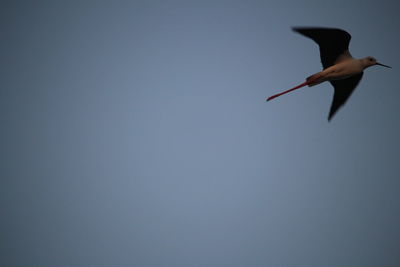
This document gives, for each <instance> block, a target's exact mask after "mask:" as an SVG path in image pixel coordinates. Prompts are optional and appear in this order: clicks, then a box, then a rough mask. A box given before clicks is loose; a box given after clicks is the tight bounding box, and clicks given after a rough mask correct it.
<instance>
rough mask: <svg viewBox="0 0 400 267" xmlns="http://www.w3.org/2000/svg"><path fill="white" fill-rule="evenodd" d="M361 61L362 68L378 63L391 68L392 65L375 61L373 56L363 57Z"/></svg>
mask: <svg viewBox="0 0 400 267" xmlns="http://www.w3.org/2000/svg"><path fill="white" fill-rule="evenodd" d="M362 63H363V65H364V68H368V67H371V66H374V65H379V66H383V67H386V68H392V67H389V66H387V65H383V64H381V63H379V62H378V61H376V59H375V58H374V57H366V58H363V59H362Z"/></svg>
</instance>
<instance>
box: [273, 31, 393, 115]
mask: <svg viewBox="0 0 400 267" xmlns="http://www.w3.org/2000/svg"><path fill="white" fill-rule="evenodd" d="M292 30H293V31H295V32H297V33H299V34H301V35H304V36H305V37H308V38H310V39H312V40H313V41H314V42H316V43H317V44H318V46H319V52H320V58H321V63H322V66H323V70H322V71H320V72H317V73H315V74H313V75H311V76H309V77H307V78H306V81H305V82H303V83H301V84H299V85H297V86H295V87H293V88H292V89H289V90H286V91H284V92H282V93H279V94H275V95H273V96H270V97H268V98H267V101H270V100H272V99H274V98H276V97H278V96H281V95H283V94H286V93H289V92H291V91H294V90H297V89H299V88H301V87H304V86H306V85H307V86H309V87H311V86H315V85H317V84H320V83H323V82H326V81H329V82H330V83H331V84H332V86H333V88H334V95H333V100H332V104H331V108H330V111H329V115H328V121H330V120H331V119H332V118H333V116H334V115H335V114H336V112H337V111H338V110H339V109H340V108H341V107H342V106H343V105H344V104H345V103H346V101H347V100H348V99H349V97H350V96H351V94H352V93H353V91H354V89H355V88H356V87H357V85H358V84H359V82H360V80H361V78H362V77H363V74H364V70H365V69H366V68H368V67H371V66H376V65H378V66H383V67H386V68H391V67H389V66H387V65H384V64H381V63H379V62H378V61H377V60H376V59H375V58H374V57H371V56H369V57H365V58H360V59H356V58H353V57H352V55H351V54H350V52H349V43H350V39H351V35H350V34H349V33H348V32H347V31H345V30H342V29H338V28H325V27H293V28H292Z"/></svg>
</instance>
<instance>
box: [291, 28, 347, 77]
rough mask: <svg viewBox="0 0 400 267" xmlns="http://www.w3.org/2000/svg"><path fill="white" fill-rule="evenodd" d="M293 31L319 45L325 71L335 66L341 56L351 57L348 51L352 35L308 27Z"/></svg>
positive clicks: (340, 31)
mask: <svg viewBox="0 0 400 267" xmlns="http://www.w3.org/2000/svg"><path fill="white" fill-rule="evenodd" d="M293 30H294V31H295V32H298V33H300V34H302V35H304V36H306V37H308V38H311V39H312V40H314V41H315V42H316V43H317V44H318V45H319V51H320V56H321V62H322V66H323V67H324V69H326V68H328V67H330V66H332V65H334V63H335V61H337V59H338V58H339V56H340V55H343V54H346V55H350V54H349V52H348V50H349V43H350V39H351V35H350V34H349V33H348V32H346V31H344V30H341V29H335V28H307V27H295V28H293Z"/></svg>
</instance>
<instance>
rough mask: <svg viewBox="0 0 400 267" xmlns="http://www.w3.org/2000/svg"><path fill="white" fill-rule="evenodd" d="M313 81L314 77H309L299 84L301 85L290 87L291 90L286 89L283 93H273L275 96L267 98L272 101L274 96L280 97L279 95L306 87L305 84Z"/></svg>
mask: <svg viewBox="0 0 400 267" xmlns="http://www.w3.org/2000/svg"><path fill="white" fill-rule="evenodd" d="M313 81H314V79H308V78H307V80H306V81H305V82H303V83H301V84H299V85H297V86H295V87H293V88H292V89H289V90H286V91H284V92H282V93H279V94H276V95H273V96H270V97H268V98H267V101H270V100H272V99H274V98H276V97H278V96H281V95H284V94H287V93H289V92H291V91H294V90H297V89H299V88H301V87H304V86H306V85H309V84H311V83H312V82H313Z"/></svg>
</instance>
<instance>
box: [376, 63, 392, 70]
mask: <svg viewBox="0 0 400 267" xmlns="http://www.w3.org/2000/svg"><path fill="white" fill-rule="evenodd" d="M375 65H379V66H383V67H386V68H390V69H391V68H392V67H390V66H387V65H383V64H381V63H378V62H376V64H375Z"/></svg>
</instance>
